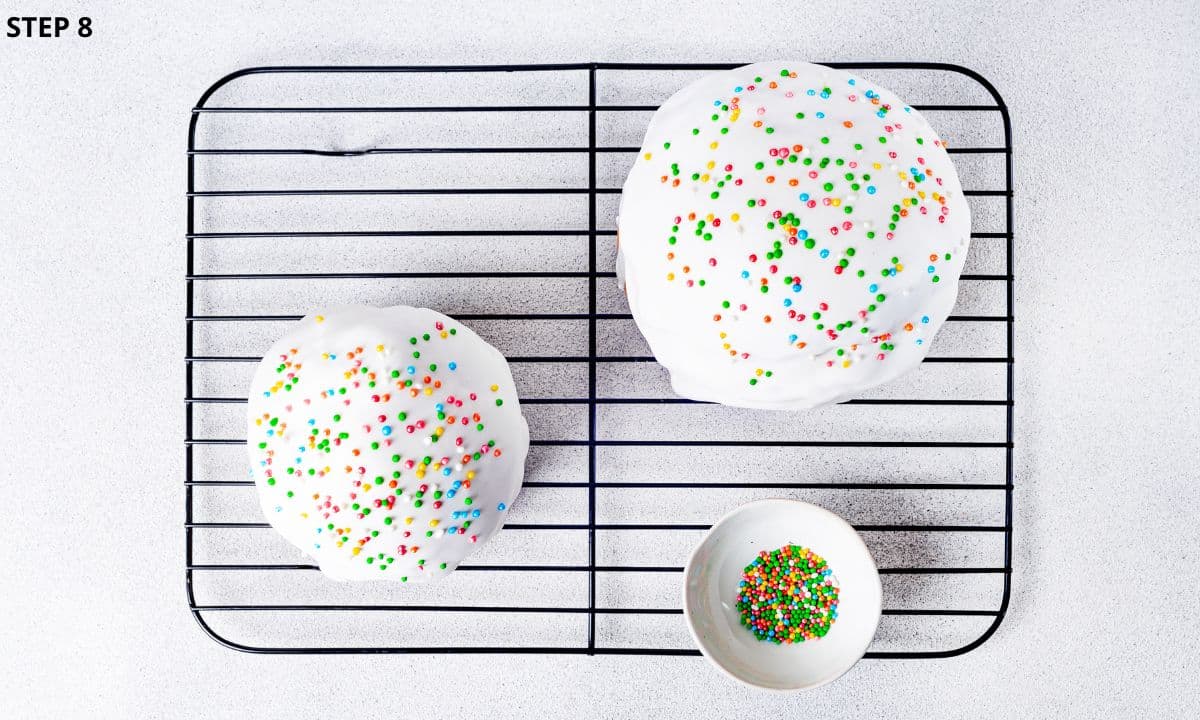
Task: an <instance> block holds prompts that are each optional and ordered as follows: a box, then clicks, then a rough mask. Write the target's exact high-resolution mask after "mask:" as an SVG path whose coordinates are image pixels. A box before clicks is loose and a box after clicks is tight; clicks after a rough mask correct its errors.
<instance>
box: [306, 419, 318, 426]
mask: <svg viewBox="0 0 1200 720" xmlns="http://www.w3.org/2000/svg"><path fill="white" fill-rule="evenodd" d="M308 424H309V425H316V424H317V419H316V418H309V419H308Z"/></svg>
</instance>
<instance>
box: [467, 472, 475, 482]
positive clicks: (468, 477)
mask: <svg viewBox="0 0 1200 720" xmlns="http://www.w3.org/2000/svg"><path fill="white" fill-rule="evenodd" d="M467 479H468V480H474V479H475V471H474V470H471V471H470V472H468V473H467Z"/></svg>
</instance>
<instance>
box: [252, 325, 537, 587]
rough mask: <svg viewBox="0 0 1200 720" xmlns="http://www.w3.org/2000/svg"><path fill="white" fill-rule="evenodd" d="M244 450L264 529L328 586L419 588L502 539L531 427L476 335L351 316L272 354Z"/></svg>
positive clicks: (503, 371) (302, 333) (504, 368)
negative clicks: (300, 555)
mask: <svg viewBox="0 0 1200 720" xmlns="http://www.w3.org/2000/svg"><path fill="white" fill-rule="evenodd" d="M247 446H248V449H249V453H250V461H251V470H250V472H251V476H252V477H253V478H254V483H255V485H256V487H257V488H258V495H259V499H260V500H261V502H262V508H263V513H264V514H265V515H266V518H267V520H268V521H270V523H271V525H273V526H274V527H275V529H276V530H278V531H279V533H280V534H281V535H283V536H284V537H285V538H287V539H288V540H289V541H290V542H291V543H293V544H294V545H296V546H297V547H299V548H300V549H301V550H303V551H304V552H305V553H307V554H308V555H310V556H312V557H313V559H315V560H316V562H317V564H319V565H320V567H321V570H322V571H324V572H325V574H326V575H329V576H330V577H333V578H336V579H339V580H366V579H375V580H378V579H386V580H397V581H402V582H420V581H424V580H429V579H432V578H437V577H440V576H442V575H445V574H447V573H449V572H451V571H452V570H454V568H455V567H457V566H458V564H459V563H460V562H462V560H463V559H464V558H465V557H467V556H468V555H469V554H470V553H471V552H472V551H473V550H474V549H475V548H476V547H478V546H479V545H480V544H481V543H484V542H486V541H487V539H488V538H490V537H491V536H492V535H493V534H494V533H495V532H496V531H497V530H499V529H500V526H501V525H502V524H503V522H504V516H505V511H506V510H507V509H508V507H509V506H510V505H511V504H512V502H513V499H514V498H516V496H517V493H518V492H519V491H520V489H521V479H522V477H523V473H524V466H525V455H526V453H527V451H528V449H529V429H528V426H527V425H526V423H525V419H524V418H523V417H522V416H521V408H520V405H519V404H518V402H517V392H516V387H515V386H514V384H513V379H512V374H511V373H510V372H509V369H508V363H507V362H506V361H505V359H504V357H503V356H502V355H501V354H500V353H499V352H498V351H497V350H496V349H495V348H493V347H492V346H491V345H489V344H487V343H486V342H485V341H483V340H482V339H481V338H480V337H479V336H478V335H476V334H475V333H474V332H472V331H471V330H470V329H468V328H466V327H463V326H462V325H460V324H459V323H457V322H455V321H454V320H452V319H450V318H448V317H446V316H445V315H442V314H440V313H437V312H434V311H432V310H426V309H423V308H412V307H391V308H369V307H342V308H336V309H332V310H327V311H324V312H322V313H321V314H314V315H309V316H308V317H305V318H304V319H303V320H301V321H300V322H299V323H297V324H296V326H295V327H294V328H293V329H292V330H291V331H290V332H288V334H287V335H286V336H284V337H283V338H281V339H280V340H279V341H278V342H277V343H275V345H273V346H272V347H271V349H270V351H268V352H267V354H266V356H265V357H264V358H263V361H262V363H261V364H260V365H259V366H258V370H257V372H256V373H255V375H254V380H253V383H252V385H251V390H250V400H249V411H248V431H247Z"/></svg>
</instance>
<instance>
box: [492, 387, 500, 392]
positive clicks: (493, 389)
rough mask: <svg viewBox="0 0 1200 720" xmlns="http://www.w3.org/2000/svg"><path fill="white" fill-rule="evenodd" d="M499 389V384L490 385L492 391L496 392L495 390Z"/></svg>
mask: <svg viewBox="0 0 1200 720" xmlns="http://www.w3.org/2000/svg"><path fill="white" fill-rule="evenodd" d="M499 389H500V386H499V385H493V386H492V392H496V391H497V390H499Z"/></svg>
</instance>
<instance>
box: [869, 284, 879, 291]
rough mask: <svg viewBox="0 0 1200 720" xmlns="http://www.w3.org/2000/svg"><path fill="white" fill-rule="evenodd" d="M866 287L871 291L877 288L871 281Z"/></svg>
mask: <svg viewBox="0 0 1200 720" xmlns="http://www.w3.org/2000/svg"><path fill="white" fill-rule="evenodd" d="M867 289H868V290H870V291H871V292H875V291H876V290H878V289H879V286H878V285H876V284H875V283H871V284H870V286H868V287H867Z"/></svg>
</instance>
